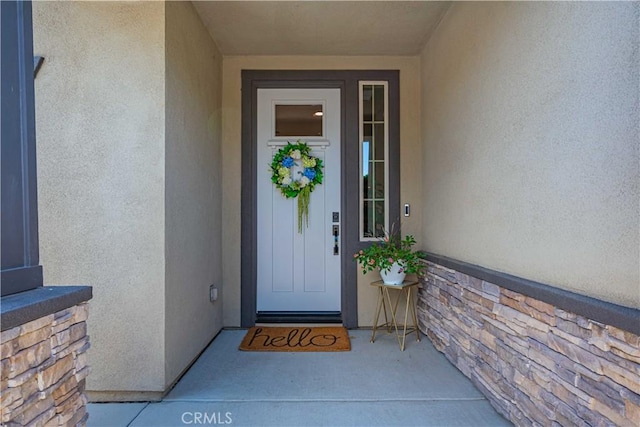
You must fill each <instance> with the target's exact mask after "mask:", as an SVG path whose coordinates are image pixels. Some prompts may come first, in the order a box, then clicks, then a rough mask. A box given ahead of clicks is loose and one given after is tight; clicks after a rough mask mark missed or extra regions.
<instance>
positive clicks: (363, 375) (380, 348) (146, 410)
mask: <svg viewBox="0 0 640 427" xmlns="http://www.w3.org/2000/svg"><path fill="white" fill-rule="evenodd" d="M349 333H350V336H351V351H349V352H335V353H260V352H243V351H239V350H238V345H239V344H240V341H242V338H243V337H244V334H245V331H239V330H225V331H222V332H221V333H220V335H218V337H217V338H216V339H215V340H214V341H213V343H212V344H211V345H210V346H209V348H208V349H207V350H206V351H205V352H204V353H203V354H202V356H201V357H200V359H198V361H197V362H196V363H195V364H194V365H193V367H192V368H191V369H190V370H189V372H187V373H186V374H185V376H184V377H183V378H182V379H181V380H180V381H179V382H178V384H177V385H176V386H175V388H174V389H173V390H172V391H171V392H170V393H169V394H168V395H167V397H165V399H163V400H162V402H158V403H115V404H98V403H96V404H90V405H89V414H90V415H89V422H88V426H89V427H97V426H109V427H119V426H153V427H161V426H184V425H225V424H226V425H234V426H278V427H284V426H508V425H511V424H510V423H509V422H508V421H507V420H505V419H504V418H503V417H501V416H500V415H499V414H498V413H496V412H495V411H494V410H493V408H492V407H491V405H489V403H488V402H487V400H486V399H485V398H484V397H483V396H482V395H481V394H480V392H479V391H478V390H477V389H476V388H475V387H474V386H473V384H471V382H470V381H469V380H468V379H466V378H465V377H464V376H463V375H462V374H461V373H460V372H459V371H458V370H457V369H456V368H455V367H454V366H453V365H451V364H450V363H449V362H448V361H447V360H446V358H445V357H444V356H443V355H442V354H440V353H439V352H438V351H437V350H435V348H434V347H433V346H432V345H431V343H430V342H429V340H428V339H426V338H424V337H423V339H422V341H421V342H416V341H415V338H414V337H415V335H412V336H411V337H410V339H409V338H407V339H408V342H407V348H406V350H405V351H404V352H401V351H400V349H399V348H398V342H397V340H396V339H395V336H393V335H387V334H386V333H385V332H383V333H381V334H380V335H379V336H378V337H377V338H376V342H375V343H373V344H372V343H370V342H369V338H370V336H371V331H368V330H353V331H349Z"/></svg>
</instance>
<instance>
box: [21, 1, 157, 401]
mask: <svg viewBox="0 0 640 427" xmlns="http://www.w3.org/2000/svg"><path fill="white" fill-rule="evenodd" d="M163 16H164V4H163V3H161V2H142V3H114V2H105V3H101V2H90V3H85V2H34V4H33V18H34V25H33V27H34V47H35V49H34V53H35V54H36V55H41V56H44V57H45V58H46V59H45V63H44V65H43V66H42V68H41V70H40V73H39V74H38V77H37V79H36V81H35V89H36V98H35V99H36V126H37V140H38V145H37V152H38V153H37V154H38V159H37V160H38V203H39V221H40V224H39V231H40V255H41V262H42V265H43V266H44V279H45V283H46V284H49V285H52V284H65V285H68V284H83V285H91V286H93V294H94V298H93V300H92V301H91V303H90V305H91V312H92V315H91V318H90V319H89V321H88V327H89V335H90V336H91V344H92V347H91V349H90V350H89V353H88V356H89V363H90V365H91V367H92V373H91V375H90V376H89V378H88V381H87V389H88V390H96V389H99V390H147V391H159V390H163V389H164V381H163V379H164V369H165V367H164V353H165V349H164V331H163V328H162V325H163V324H164V317H165V314H164V313H165V307H164V240H163V236H164V227H165V224H164V144H165V130H164V118H165V113H164V18H163ZM116 373H117V374H116Z"/></svg>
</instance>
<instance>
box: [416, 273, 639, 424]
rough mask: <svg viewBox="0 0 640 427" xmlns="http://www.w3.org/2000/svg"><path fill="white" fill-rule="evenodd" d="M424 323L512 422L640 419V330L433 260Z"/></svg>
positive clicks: (422, 302)
mask: <svg viewBox="0 0 640 427" xmlns="http://www.w3.org/2000/svg"><path fill="white" fill-rule="evenodd" d="M418 318H419V324H420V329H421V330H422V331H423V332H424V333H425V334H426V335H427V336H428V337H429V338H430V339H431V341H432V342H433V343H434V345H435V346H436V348H437V349H438V350H439V351H441V352H443V353H444V354H445V355H446V357H447V358H448V359H449V360H450V361H451V363H453V364H454V365H455V366H456V367H458V369H460V371H462V372H463V373H464V374H465V375H466V376H467V377H469V378H470V379H471V381H472V382H473V383H474V384H475V385H476V386H477V387H478V388H479V389H480V390H481V391H482V392H483V393H484V394H485V395H486V396H487V398H488V399H489V400H490V402H491V403H492V405H493V406H494V407H495V408H496V410H497V411H498V412H499V413H501V414H502V415H503V416H505V417H506V418H508V419H510V420H511V421H512V422H514V423H515V424H516V425H545V426H547V425H548V426H551V425H558V424H560V425H585V426H586V425H594V426H595V425H598V426H600V425H619V426H637V425H638V423H639V422H640V364H639V363H640V337H638V335H635V334H633V333H630V332H627V331H624V330H621V329H618V328H615V327H613V326H610V325H605V324H602V323H599V322H596V321H594V320H591V319H588V318H585V317H583V316H580V315H576V314H574V313H570V312H566V311H563V310H561V309H559V308H557V307H554V306H552V305H549V304H547V303H545V302H542V301H539V300H536V299H533V298H529V297H527V296H525V295H522V294H519V293H515V292H511V291H509V290H507V289H505V288H502V287H499V286H497V285H495V284H492V283H488V282H485V281H483V280H480V279H478V278H475V277H471V276H468V275H466V274H463V273H460V272H457V271H454V270H451V269H448V268H445V267H443V266H441V265H437V264H434V263H431V262H427V273H426V274H425V277H424V278H423V279H422V286H421V289H420V291H419V294H418Z"/></svg>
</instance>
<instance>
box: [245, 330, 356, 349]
mask: <svg viewBox="0 0 640 427" xmlns="http://www.w3.org/2000/svg"><path fill="white" fill-rule="evenodd" d="M240 350H244V351H349V350H351V342H350V341H349V334H348V333H347V330H346V328H343V327H313V328H312V327H304V326H303V327H300V326H297V327H268V326H254V327H253V328H251V329H249V331H247V335H245V337H244V339H243V340H242V343H241V344H240Z"/></svg>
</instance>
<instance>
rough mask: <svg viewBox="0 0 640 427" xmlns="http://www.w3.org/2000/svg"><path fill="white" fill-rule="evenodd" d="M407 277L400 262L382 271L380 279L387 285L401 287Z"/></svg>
mask: <svg viewBox="0 0 640 427" xmlns="http://www.w3.org/2000/svg"><path fill="white" fill-rule="evenodd" d="M406 275H407V273H405V272H404V268H403V266H402V265H401V264H400V263H399V262H398V261H396V262H394V263H393V265H392V266H391V267H389V268H388V269H386V270H380V277H382V281H383V282H384V283H385V285H401V284H402V282H403V281H404V278H405V276H406Z"/></svg>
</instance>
